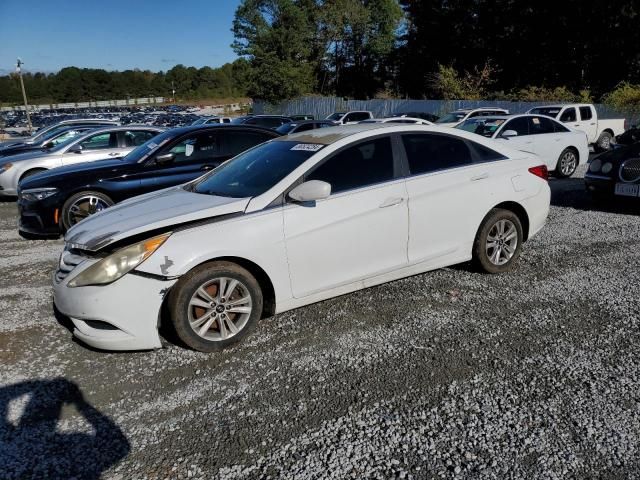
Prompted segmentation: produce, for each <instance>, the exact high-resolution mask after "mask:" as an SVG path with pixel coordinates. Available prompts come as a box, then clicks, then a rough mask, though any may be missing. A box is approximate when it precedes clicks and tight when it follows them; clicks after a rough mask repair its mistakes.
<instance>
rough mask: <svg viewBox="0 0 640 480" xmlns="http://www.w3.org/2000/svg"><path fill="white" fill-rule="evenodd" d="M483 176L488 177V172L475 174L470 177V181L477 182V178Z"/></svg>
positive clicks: (482, 177) (480, 178)
mask: <svg viewBox="0 0 640 480" xmlns="http://www.w3.org/2000/svg"><path fill="white" fill-rule="evenodd" d="M485 178H489V172H484V173H481V174H480V175H476V176H475V177H471V181H472V182H477V181H478V180H484V179H485Z"/></svg>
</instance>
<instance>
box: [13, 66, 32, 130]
mask: <svg viewBox="0 0 640 480" xmlns="http://www.w3.org/2000/svg"><path fill="white" fill-rule="evenodd" d="M22 65H23V62H22V60H20V59H18V61H17V63H16V72H18V75H19V76H20V86H21V87H22V98H23V99H24V111H25V113H26V114H27V124H28V125H29V133H31V132H32V131H33V127H32V126H31V116H30V115H29V104H28V103H27V92H25V90H24V81H23V80H22Z"/></svg>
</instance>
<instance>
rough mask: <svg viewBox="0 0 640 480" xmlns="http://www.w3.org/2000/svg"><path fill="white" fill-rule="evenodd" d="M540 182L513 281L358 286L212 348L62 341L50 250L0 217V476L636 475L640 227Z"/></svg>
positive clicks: (456, 273)
mask: <svg viewBox="0 0 640 480" xmlns="http://www.w3.org/2000/svg"><path fill="white" fill-rule="evenodd" d="M583 170H584V167H583V168H582V170H581V171H583ZM577 176H578V177H580V176H581V174H578V175H577ZM550 183H551V187H552V191H553V197H552V204H553V206H552V209H551V213H550V217H549V222H548V225H547V226H546V227H545V228H544V229H543V230H542V232H541V233H540V234H539V236H537V237H535V238H534V239H532V240H531V241H530V242H528V243H527V244H525V247H524V249H523V252H522V256H521V258H520V260H519V262H518V263H517V266H516V268H515V270H514V271H513V272H511V273H509V274H504V275H495V276H489V275H482V274H478V273H474V272H472V271H470V269H469V267H468V266H467V265H461V266H456V267H454V268H447V269H443V270H439V271H436V272H431V273H427V274H424V275H419V276H415V277H411V278H407V279H404V280H400V281H396V282H393V283H389V284H385V285H381V286H378V287H375V288H370V289H367V290H363V291H360V292H357V293H354V294H350V295H346V296H343V297H339V298H335V299H332V300H329V301H325V302H321V303H318V304H315V305H312V306H310V307H305V308H302V309H299V310H295V311H292V312H288V313H285V314H281V315H278V316H276V317H274V318H270V319H267V320H263V321H262V322H260V324H259V325H258V327H257V328H256V329H255V330H254V332H253V333H252V335H251V336H250V337H249V338H248V339H247V340H246V341H245V342H243V343H241V344H240V345H238V346H235V347H233V348H230V349H228V350H226V351H224V352H222V353H218V354H202V353H198V352H193V351H190V350H187V349H185V348H183V347H180V346H177V345H175V344H172V343H169V344H168V345H167V347H166V348H164V349H162V350H158V351H153V352H137V353H104V352H98V351H93V350H90V349H88V348H86V347H85V346H83V345H81V344H79V343H76V342H74V341H72V338H71V334H70V332H69V331H68V330H67V329H66V328H65V327H64V319H60V321H58V320H56V318H55V316H54V314H53V311H52V302H51V288H50V275H51V273H52V271H53V269H54V268H55V264H56V260H57V257H58V255H59V252H60V249H61V247H62V242H61V241H47V242H45V241H26V240H22V239H20V237H19V236H18V234H17V231H16V229H15V226H16V221H17V211H16V207H15V205H14V203H11V202H5V203H0V251H1V252H2V256H1V257H0V269H1V271H2V277H1V278H0V364H1V365H2V370H0V372H1V373H0V412H2V415H3V418H2V420H1V421H0V472H2V473H1V474H0V477H2V478H29V477H36V478H43V477H48V478H56V477H57V476H59V477H63V478H67V477H71V476H73V475H79V476H80V477H84V476H88V478H97V477H98V476H100V475H102V476H103V477H104V478H167V477H172V478H174V477H177V478H180V477H182V478H214V477H216V478H217V477H219V478H227V479H232V478H233V479H235V478H259V477H261V476H266V475H271V476H272V477H273V478H321V477H322V478H327V477H330V478H350V477H352V478H393V477H395V476H397V477H400V478H431V477H438V476H451V477H454V476H460V477H464V478H492V477H493V478H504V477H506V476H509V477H518V478H539V477H545V478H567V477H576V478H586V477H593V476H598V477H601V478H620V477H637V476H638V475H640V451H639V449H640V438H639V436H640V393H638V392H640V368H639V367H640V359H639V353H640V221H639V220H640V215H639V212H638V210H637V209H635V210H634V209H630V208H625V209H623V210H622V211H620V210H613V209H611V208H604V209H602V208H600V207H598V206H597V205H594V204H593V203H592V202H591V200H590V199H589V197H588V196H587V195H586V193H585V191H584V186H583V182H582V179H581V178H570V179H567V180H556V179H552V180H551V181H550Z"/></svg>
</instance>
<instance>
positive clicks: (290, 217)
mask: <svg viewBox="0 0 640 480" xmlns="http://www.w3.org/2000/svg"><path fill="white" fill-rule="evenodd" d="M400 177H401V175H400V170H399V168H398V167H397V163H396V162H395V161H394V156H393V152H392V147H391V138H390V137H388V136H383V137H378V138H377V139H370V140H366V141H363V142H361V143H359V144H356V145H354V146H351V147H348V148H345V149H344V150H342V151H339V152H338V153H336V154H334V155H332V156H331V157H329V158H328V159H327V160H326V161H324V162H322V163H321V164H320V165H319V166H318V167H315V168H314V169H313V170H312V171H311V172H310V173H308V174H307V175H306V176H305V178H304V180H322V181H325V182H328V183H329V184H331V188H332V193H331V195H330V196H329V198H327V199H325V200H321V201H318V202H315V204H314V205H298V204H295V203H290V204H289V205H287V206H285V208H284V234H285V241H286V248H287V258H288V263H289V273H290V277H291V286H292V291H293V295H294V296H295V297H296V298H300V297H304V296H306V295H310V294H313V293H315V292H320V291H323V290H326V289H329V288H333V287H338V286H340V285H345V284H348V283H351V282H354V281H357V280H360V279H364V278H367V277H371V276H375V275H376V274H381V273H383V272H386V271H390V270H394V269H396V268H398V267H401V266H404V265H406V263H407V235H408V217H407V193H406V188H405V183H404V180H403V179H402V178H400Z"/></svg>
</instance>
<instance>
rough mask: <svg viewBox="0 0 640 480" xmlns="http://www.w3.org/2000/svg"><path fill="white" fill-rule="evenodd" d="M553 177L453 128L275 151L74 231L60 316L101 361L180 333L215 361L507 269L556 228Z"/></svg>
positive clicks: (278, 144)
mask: <svg viewBox="0 0 640 480" xmlns="http://www.w3.org/2000/svg"><path fill="white" fill-rule="evenodd" d="M546 172H547V170H546V167H545V166H544V165H541V163H540V160H539V159H538V158H537V157H536V156H535V155H531V154H527V153H524V152H520V151H515V150H512V149H510V148H509V147H508V146H506V145H502V144H500V143H498V142H495V141H493V140H490V139H485V138H483V137H480V136H478V135H475V134H473V133H469V132H464V131H460V130H454V129H448V128H447V129H444V128H439V127H432V126H424V125H393V124H359V125H351V126H342V127H329V128H321V129H316V130H310V131H308V132H303V133H298V134H294V135H291V136H286V137H280V138H277V139H274V140H271V141H269V142H267V143H263V144H261V145H259V146H257V147H254V148H252V149H251V150H248V151H246V152H244V153H242V154H240V155H238V156H237V157H235V158H234V159H232V160H230V161H228V162H227V163H224V164H222V165H221V166H220V167H218V168H216V169H215V170H213V171H211V172H209V173H208V174H205V175H204V176H202V177H200V178H199V179H197V180H195V181H193V182H190V183H187V184H185V185H182V186H179V187H173V188H169V189H165V190H161V191H158V192H153V193H150V194H147V195H143V196H140V197H136V198H132V199H129V200H126V201H124V202H122V203H120V204H118V205H116V206H114V207H111V208H109V209H107V210H105V211H103V212H101V213H98V214H96V215H93V216H91V217H89V218H88V219H86V220H83V221H82V222H80V223H78V224H77V225H76V226H74V227H73V228H71V229H70V230H69V231H68V232H67V236H66V238H65V240H66V244H65V249H64V251H63V253H62V255H61V257H60V265H59V268H58V270H57V271H56V273H55V276H54V301H55V305H56V306H57V308H58V310H59V311H60V312H62V313H63V314H65V315H67V316H69V317H70V318H71V320H72V321H73V324H74V325H75V330H74V335H75V336H76V337H78V338H79V339H81V340H83V341H84V342H86V343H87V344H89V345H92V346H94V347H97V348H102V349H107V350H131V349H148V348H158V347H160V346H161V343H160V337H159V334H158V324H159V323H160V322H171V324H172V325H173V328H174V329H175V331H176V332H177V334H178V336H179V337H180V339H181V340H183V341H184V342H185V343H186V344H187V345H189V346H190V347H192V348H194V349H196V350H201V351H214V350H219V349H221V348H224V347H225V346H227V345H230V344H232V343H234V342H237V341H239V340H241V339H242V338H244V337H245V336H246V335H247V333H248V332H249V331H250V329H251V327H253V326H254V325H255V324H256V322H257V321H258V320H259V319H260V318H261V317H264V316H269V315H273V314H274V313H278V312H284V311H286V310H290V309H293V308H297V307H301V306H303V305H308V304H310V303H313V302H318V301H320V300H324V299H327V298H330V297H335V296H337V295H342V294H345V293H349V292H353V291H355V290H359V289H362V288H366V287H370V286H373V285H377V284H381V283H384V282H388V281H391V280H395V279H399V278H403V277H407V276H409V275H415V274H418V273H422V272H426V271H428V270H433V269H436V268H441V267H445V266H448V265H453V264H457V263H461V262H465V261H468V260H473V262H474V264H475V265H476V266H477V267H478V268H479V269H481V270H484V271H486V272H490V273H499V272H505V271H507V270H509V269H510V268H512V267H513V265H514V263H515V262H516V260H517V259H518V257H519V255H520V252H521V247H522V243H523V242H525V241H526V240H527V239H528V238H531V237H532V236H533V235H535V234H536V233H537V232H538V231H539V230H540V229H541V228H542V226H543V225H544V223H545V220H546V218H547V214H548V211H549V200H550V190H549V186H548V184H547V181H546ZM165 302H166V306H167V311H168V315H167V316H164V317H163V318H161V312H162V311H163V310H164V309H163V305H164V304H165Z"/></svg>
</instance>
